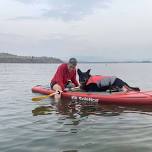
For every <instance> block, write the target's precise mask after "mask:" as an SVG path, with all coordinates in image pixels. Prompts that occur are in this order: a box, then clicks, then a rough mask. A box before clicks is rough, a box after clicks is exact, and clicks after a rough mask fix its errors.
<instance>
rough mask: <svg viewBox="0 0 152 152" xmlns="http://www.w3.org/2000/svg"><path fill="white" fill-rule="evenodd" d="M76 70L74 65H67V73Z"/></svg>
mask: <svg viewBox="0 0 152 152" xmlns="http://www.w3.org/2000/svg"><path fill="white" fill-rule="evenodd" d="M75 68H76V65H73V64H70V63H69V64H68V69H69V71H72V70H74V69H75Z"/></svg>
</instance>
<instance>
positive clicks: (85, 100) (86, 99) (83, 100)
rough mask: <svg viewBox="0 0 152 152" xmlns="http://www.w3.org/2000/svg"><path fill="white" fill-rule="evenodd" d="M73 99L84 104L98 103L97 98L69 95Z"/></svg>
mask: <svg viewBox="0 0 152 152" xmlns="http://www.w3.org/2000/svg"><path fill="white" fill-rule="evenodd" d="M71 99H72V100H73V101H77V102H79V101H80V102H81V103H84V104H96V103H98V101H99V99H95V98H90V97H81V96H71Z"/></svg>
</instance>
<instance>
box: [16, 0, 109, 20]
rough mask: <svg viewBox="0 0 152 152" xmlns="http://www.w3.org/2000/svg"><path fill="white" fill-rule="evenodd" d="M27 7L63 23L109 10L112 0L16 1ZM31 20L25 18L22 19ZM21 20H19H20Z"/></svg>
mask: <svg viewBox="0 0 152 152" xmlns="http://www.w3.org/2000/svg"><path fill="white" fill-rule="evenodd" d="M16 1H18V2H21V3H24V4H26V5H31V4H32V5H33V7H34V6H35V7H38V8H39V11H40V12H41V16H40V17H43V18H54V19H60V20H63V21H72V20H80V19H82V18H83V17H84V16H86V15H89V14H92V13H93V12H94V11H95V10H96V9H101V8H107V6H108V4H109V3H110V2H111V0H87V1H82V0H62V1H57V0H16ZM28 18H29V19H31V16H29V17H28V16H26V17H25V16H23V18H22V17H20V19H28ZM18 19H19V18H18Z"/></svg>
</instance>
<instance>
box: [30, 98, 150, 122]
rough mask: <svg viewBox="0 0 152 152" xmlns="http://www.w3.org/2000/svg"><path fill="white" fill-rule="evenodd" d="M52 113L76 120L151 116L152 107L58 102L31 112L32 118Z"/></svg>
mask: <svg viewBox="0 0 152 152" xmlns="http://www.w3.org/2000/svg"><path fill="white" fill-rule="evenodd" d="M52 112H56V113H59V114H60V115H66V118H69V119H70V118H71V119H76V118H78V117H79V118H82V117H86V116H89V115H96V116H109V117H110V116H118V115H120V114H121V113H138V114H144V115H152V114H151V112H152V106H150V105H148V106H118V105H100V104H96V105H87V104H86V105H85V104H77V103H75V104H74V102H73V101H65V100H61V101H59V102H58V103H57V104H56V105H55V106H54V105H53V106H51V105H49V106H43V105H41V106H38V107H36V108H35V109H34V110H32V113H33V116H37V115H48V114H51V113H52Z"/></svg>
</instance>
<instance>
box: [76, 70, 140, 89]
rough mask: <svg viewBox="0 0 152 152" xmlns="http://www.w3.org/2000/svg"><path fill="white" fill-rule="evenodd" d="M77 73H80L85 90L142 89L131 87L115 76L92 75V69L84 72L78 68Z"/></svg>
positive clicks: (81, 83)
mask: <svg viewBox="0 0 152 152" xmlns="http://www.w3.org/2000/svg"><path fill="white" fill-rule="evenodd" d="M77 73H78V75H79V82H80V87H81V89H83V90H85V91H106V90H115V91H120V90H121V91H122V89H123V88H125V89H127V90H128V91H130V90H134V91H140V89H139V88H136V87H130V86H129V85H128V84H127V83H126V82H124V81H123V80H121V79H119V78H117V77H114V76H99V75H96V76H91V75H90V69H89V70H88V71H87V72H82V71H81V70H80V69H78V70H77Z"/></svg>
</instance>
